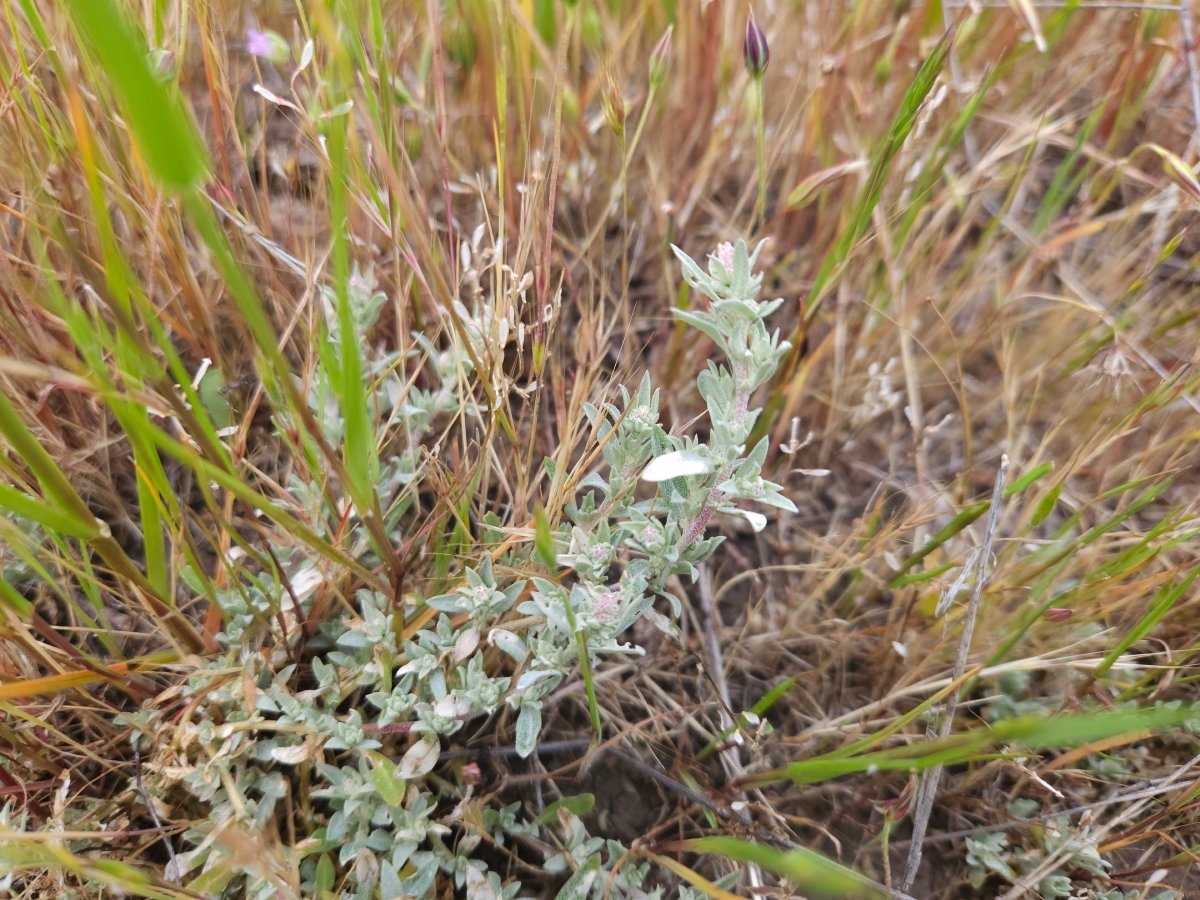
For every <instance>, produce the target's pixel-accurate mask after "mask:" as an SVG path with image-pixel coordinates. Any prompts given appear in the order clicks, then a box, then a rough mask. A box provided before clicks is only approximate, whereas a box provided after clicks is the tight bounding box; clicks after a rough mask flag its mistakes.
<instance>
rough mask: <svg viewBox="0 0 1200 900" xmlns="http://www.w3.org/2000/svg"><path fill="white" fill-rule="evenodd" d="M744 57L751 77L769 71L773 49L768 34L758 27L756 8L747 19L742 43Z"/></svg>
mask: <svg viewBox="0 0 1200 900" xmlns="http://www.w3.org/2000/svg"><path fill="white" fill-rule="evenodd" d="M742 59H744V60H745V61H746V71H747V72H749V73H750V77H751V78H754V79H759V78H762V77H763V73H764V72H766V71H767V64H768V63H770V62H771V50H770V48H768V47H767V36H766V35H765V34H763V30H762V29H761V28H759V27H758V22H757V21H756V20H755V18H754V10H750V18H748V19H747V20H746V40H745V42H744V43H743V44H742Z"/></svg>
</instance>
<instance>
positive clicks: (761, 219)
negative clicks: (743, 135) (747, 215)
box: [754, 78, 767, 228]
mask: <svg viewBox="0 0 1200 900" xmlns="http://www.w3.org/2000/svg"><path fill="white" fill-rule="evenodd" d="M754 119H755V128H756V131H757V138H758V147H757V151H756V153H755V162H756V164H757V167H758V205H757V206H756V207H755V212H754V220H755V222H757V223H758V227H759V228H762V227H763V226H764V225H765V224H766V216H765V214H766V203H767V153H766V140H765V132H764V127H763V87H762V79H761V78H755V79H754Z"/></svg>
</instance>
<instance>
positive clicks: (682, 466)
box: [642, 450, 712, 482]
mask: <svg viewBox="0 0 1200 900" xmlns="http://www.w3.org/2000/svg"><path fill="white" fill-rule="evenodd" d="M711 471H712V466H711V465H710V464H709V462H708V460H706V459H705V458H704V457H702V456H699V455H698V454H695V453H690V452H688V451H686V450H672V451H671V452H670V453H664V454H663V455H662V456H656V457H655V458H654V459H652V460H650V462H649V463H648V464H647V465H646V468H645V469H643V470H642V480H643V481H654V482H659V481H667V480H668V479H671V478H682V477H684V476H687V475H706V474H708V473H709V472H711Z"/></svg>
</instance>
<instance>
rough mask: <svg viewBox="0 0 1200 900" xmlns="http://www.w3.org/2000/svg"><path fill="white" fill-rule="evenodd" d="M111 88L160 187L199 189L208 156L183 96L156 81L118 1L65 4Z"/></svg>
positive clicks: (142, 43) (136, 34) (137, 34)
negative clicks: (118, 5) (184, 103)
mask: <svg viewBox="0 0 1200 900" xmlns="http://www.w3.org/2000/svg"><path fill="white" fill-rule="evenodd" d="M62 5H63V6H64V7H65V9H66V10H67V12H68V13H69V14H70V16H71V18H72V19H73V20H74V24H75V28H76V29H77V30H78V32H79V34H80V36H81V37H82V38H83V41H84V43H85V44H86V45H87V47H88V48H89V49H90V50H91V52H92V55H93V56H94V57H95V59H96V61H97V62H98V63H99V64H100V68H101V69H102V70H103V72H104V74H105V81H106V83H107V84H108V85H110V86H111V87H112V90H113V92H114V93H115V94H116V96H117V102H118V103H119V104H120V107H121V112H122V114H123V115H124V116H125V121H126V122H127V123H128V125H129V130H130V136H131V137H132V138H133V140H134V142H135V144H136V145H137V147H138V149H140V150H141V152H142V155H143V157H144V158H145V160H146V165H147V166H148V167H149V169H150V171H151V173H152V174H153V175H154V177H155V178H156V179H157V180H158V182H159V183H160V184H162V185H163V186H164V187H167V188H169V189H171V190H174V191H185V190H195V189H198V188H199V187H200V186H201V185H202V184H203V183H204V180H205V178H206V177H207V175H208V154H207V153H206V152H205V150H204V145H203V143H202V142H201V140H200V135H199V134H198V133H197V131H196V126H195V125H194V123H193V122H192V121H191V118H190V117H189V116H188V114H187V112H186V111H185V109H184V107H183V103H182V101H181V98H180V97H179V95H178V93H177V92H175V91H173V90H170V89H168V87H167V85H165V84H164V83H163V82H162V81H160V80H159V79H157V78H155V77H154V72H153V71H151V68H150V62H149V60H148V58H147V49H148V48H147V47H146V43H145V41H144V40H143V39H142V36H141V35H140V34H139V33H138V31H137V29H135V28H134V26H133V25H132V24H131V23H130V21H129V20H128V18H126V17H125V15H123V14H122V12H121V10H120V9H119V8H118V7H117V4H116V3H115V2H113V0H87V2H86V3H72V2H68V3H64V4H62Z"/></svg>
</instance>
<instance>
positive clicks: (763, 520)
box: [724, 509, 767, 533]
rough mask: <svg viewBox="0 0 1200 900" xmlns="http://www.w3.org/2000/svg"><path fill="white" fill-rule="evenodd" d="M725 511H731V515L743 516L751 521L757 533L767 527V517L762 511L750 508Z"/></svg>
mask: <svg viewBox="0 0 1200 900" xmlns="http://www.w3.org/2000/svg"><path fill="white" fill-rule="evenodd" d="M724 512H727V513H729V514H730V515H731V516H741V517H742V518H743V519H745V520H746V521H747V522H749V523H750V527H751V528H753V529H754V531H755V533H758V532H760V531H762V530H763V529H764V528H766V527H767V517H766V516H764V515H763V514H762V513H756V512H751V511H750V510H748V509H727V510H724Z"/></svg>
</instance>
